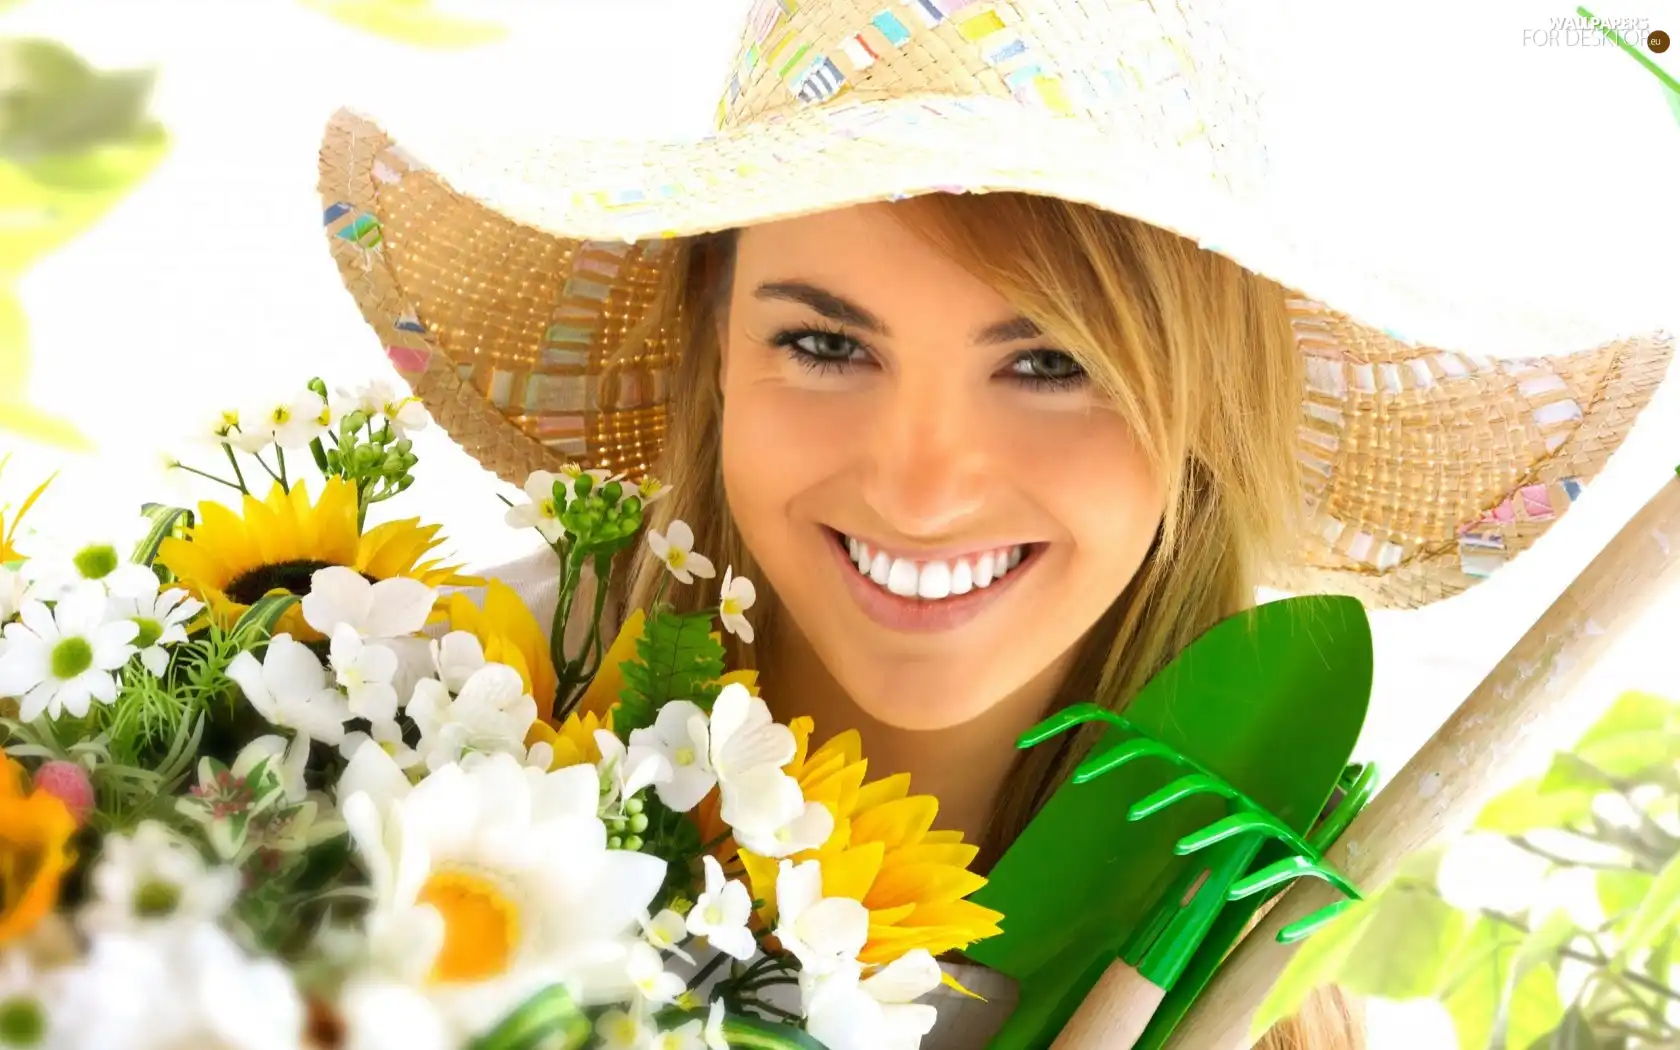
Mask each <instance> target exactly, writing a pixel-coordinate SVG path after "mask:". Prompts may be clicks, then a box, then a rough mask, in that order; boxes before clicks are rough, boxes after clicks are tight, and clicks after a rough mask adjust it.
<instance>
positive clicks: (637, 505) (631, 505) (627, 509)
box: [620, 496, 642, 518]
mask: <svg viewBox="0 0 1680 1050" xmlns="http://www.w3.org/2000/svg"><path fill="white" fill-rule="evenodd" d="M620 506H622V507H623V508H624V513H626V514H634V515H636V516H637V517H638V518H639V517H640V516H641V513H642V498H641V497H640V496H631V497H630V498H629V499H627V500H625V501H624V502H623V503H622V504H620Z"/></svg>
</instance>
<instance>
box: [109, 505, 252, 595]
mask: <svg viewBox="0 0 1680 1050" xmlns="http://www.w3.org/2000/svg"><path fill="white" fill-rule="evenodd" d="M140 512H141V514H143V515H144V516H145V518H146V520H147V521H150V522H151V523H152V527H151V528H150V529H148V530H147V532H146V535H145V536H144V537H143V538H142V539H141V540H140V542H139V543H136V544H135V545H134V553H133V554H132V555H131V556H130V557H131V559H132V560H133V561H134V562H136V563H138V564H140V565H150V564H152V559H154V558H156V557H157V552H158V547H159V546H160V545H161V544H162V543H163V541H164V540H166V539H168V538H169V537H170V536H173V535H175V533H176V531H177V529H178V528H189V529H190V528H192V524H193V512H192V511H190V510H187V509H185V508H183V507H166V506H164V505H163V504H161V503H148V504H146V505H145V506H143V507H141V508H140ZM282 611H284V610H282Z"/></svg>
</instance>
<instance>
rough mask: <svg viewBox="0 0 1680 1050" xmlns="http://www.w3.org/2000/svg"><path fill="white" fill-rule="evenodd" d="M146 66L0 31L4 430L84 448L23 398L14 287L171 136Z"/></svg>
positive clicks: (116, 195)
mask: <svg viewBox="0 0 1680 1050" xmlns="http://www.w3.org/2000/svg"><path fill="white" fill-rule="evenodd" d="M152 83H153V74H152V73H151V72H149V71H120V72H104V71H101V70H97V69H95V68H93V67H92V66H91V65H89V64H88V63H87V62H86V61H85V60H83V59H82V58H81V57H80V56H79V55H77V54H76V53H75V52H73V51H71V50H70V49H69V48H68V47H66V46H65V45H63V44H61V43H59V42H57V41H52V40H41V39H3V38H0V431H6V432H9V433H11V434H14V435H16V436H20V437H24V438H27V439H29V440H32V441H39V442H43V443H46V444H50V445H54V446H58V447H62V448H71V449H77V450H81V449H86V448H87V447H88V442H87V439H86V438H85V437H84V436H83V435H82V434H81V433H80V432H79V431H78V430H77V429H76V427H75V426H74V425H73V424H72V423H70V422H69V421H67V420H64V419H60V418H57V417H54V416H51V415H48V414H46V413H44V412H41V411H40V410H38V409H36V408H35V407H34V406H32V405H30V404H29V403H28V401H27V399H26V397H25V394H26V392H27V385H28V379H29V327H28V321H27V318H26V317H25V316H24V312H23V308H22V306H21V305H20V304H19V302H18V298H17V294H16V291H15V287H16V282H17V280H18V278H19V277H21V276H22V275H23V273H24V272H25V271H26V270H27V269H28V268H29V267H30V266H32V265H34V263H35V262H37V261H38V260H39V259H40V258H42V257H43V256H45V255H46V254H48V253H49V252H52V251H54V250H55V249H57V248H59V247H60V246H62V245H64V244H66V243H68V242H69V241H72V240H74V239H75V238H76V237H77V236H79V235H80V234H82V233H83V232H84V231H86V230H87V229H88V228H89V227H90V226H92V225H93V224H94V223H96V222H98V221H99V219H100V218H101V217H102V216H104V215H105V214H106V212H108V211H109V210H110V209H111V207H112V206H114V205H115V204H116V203H117V202H119V201H120V200H122V199H123V198H124V197H126V196H127V195H128V193H129V192H130V191H131V190H133V189H134V187H135V186H136V185H138V184H139V183H140V182H141V181H142V180H143V179H145V177H146V176H147V175H148V174H150V173H151V171H152V169H153V168H155V167H156V166H157V163H158V161H160V160H161V159H162V158H163V156H164V154H165V152H166V151H167V149H168V136H167V135H166V134H165V132H164V130H163V128H162V126H161V125H159V124H158V123H157V122H156V121H155V120H153V119H151V118H150V117H149V116H148V115H147V103H148V101H149V98H150V95H151V90H152Z"/></svg>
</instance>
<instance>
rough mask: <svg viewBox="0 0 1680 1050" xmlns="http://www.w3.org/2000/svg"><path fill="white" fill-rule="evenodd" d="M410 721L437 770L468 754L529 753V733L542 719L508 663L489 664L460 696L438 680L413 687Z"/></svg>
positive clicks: (464, 684) (473, 676) (422, 749)
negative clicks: (532, 724)
mask: <svg viewBox="0 0 1680 1050" xmlns="http://www.w3.org/2000/svg"><path fill="white" fill-rule="evenodd" d="M407 711H408V716H409V717H410V718H411V719H413V720H414V725H415V728H417V729H419V730H420V746H419V751H420V754H421V755H423V756H424V757H425V761H426V767H427V768H428V769H432V770H437V769H441V768H442V767H444V766H446V765H448V764H449V763H451V762H455V761H458V760H459V759H460V758H461V756H462V755H464V754H465V753H467V752H468V751H487V752H508V753H510V754H518V755H520V756H523V755H524V754H525V734H526V733H528V732H530V729H531V723H533V722H535V721H536V720H537V702H536V701H535V700H534V699H532V698H531V695H530V694H529V693H527V692H525V680H524V679H523V678H521V677H520V676H519V672H518V671H516V670H514V669H513V668H511V667H509V666H508V665H507V664H485V665H484V666H483V667H480V668H479V669H478V670H476V671H474V672H473V673H472V674H471V675H470V676H469V677H468V678H467V680H466V681H465V682H462V683H461V691H460V692H459V693H457V694H456V695H455V696H453V697H452V696H450V695H449V689H448V687H447V686H446V685H445V684H444V683H443V682H440V681H438V680H437V679H435V678H427V679H424V680H423V681H421V682H420V683H419V684H418V685H416V686H415V687H414V695H413V697H411V698H410V699H409V701H408V707H407Z"/></svg>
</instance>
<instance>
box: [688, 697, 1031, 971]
mask: <svg viewBox="0 0 1680 1050" xmlns="http://www.w3.org/2000/svg"><path fill="white" fill-rule="evenodd" d="M715 721H716V720H715V718H714V729H713V731H714V733H715V732H716V728H715ZM789 728H790V729H791V731H792V733H793V736H794V738H795V740H796V741H797V745H798V746H797V753H796V754H795V756H794V759H793V761H791V762H789V763H788V765H787V766H786V767H785V768H786V772H787V773H788V774H789V775H790V776H792V777H794V778H795V779H797V780H798V782H799V785H800V789H801V791H802V792H803V793H804V796H805V798H806V799H807V800H809V801H812V802H816V803H819V804H821V805H822V806H823V807H824V808H825V809H827V810H828V811H829V812H830V813H831V814H832V815H833V817H834V829H833V833H832V835H830V837H829V838H828V840H827V841H826V842H824V843H823V845H822V846H821V847H819V848H816V849H810V850H806V851H803V852H800V853H796V854H794V855H793V856H792V858H791V859H792V860H794V861H795V862H799V863H806V862H815V863H817V864H819V865H820V866H821V870H822V893H823V895H824V896H826V897H848V898H851V899H853V900H857V901H861V902H862V903H863V905H864V906H865V907H866V908H867V909H868V910H869V941H868V943H867V944H865V945H864V948H863V951H862V952H861V953H859V956H858V959H859V961H860V962H862V963H863V964H864V965H866V966H868V965H874V964H880V963H886V962H891V961H892V960H894V959H897V958H899V957H900V956H902V955H905V954H906V953H908V952H910V951H913V950H915V949H917V948H924V949H926V950H927V951H929V952H931V953H932V954H933V955H935V956H938V955H942V954H944V953H945V952H948V951H952V950H954V949H961V948H966V947H967V946H968V945H970V944H973V943H974V942H975V941H978V940H982V939H984V938H986V937H991V936H995V935H996V934H998V933H999V932H1001V931H1000V929H999V927H998V922H999V920H1001V919H1002V915H1000V914H999V913H998V912H995V911H992V910H990V909H988V908H983V907H981V906H980V905H978V904H975V903H973V902H972V901H969V900H967V899H966V898H967V897H968V896H969V895H970V894H972V893H974V892H975V891H976V890H978V889H979V888H980V887H981V886H983V885H985V879H983V878H981V877H980V876H978V875H975V874H973V873H972V872H970V871H969V870H968V865H969V864H971V863H973V861H974V857H975V855H976V853H978V849H977V848H976V847H975V846H972V845H969V844H967V843H964V842H963V839H962V835H961V833H959V832H954V831H935V830H933V823H934V820H935V819H936V817H937V816H938V812H939V804H938V800H937V799H934V798H933V797H931V796H927V795H912V794H910V778H909V777H908V776H904V775H898V776H891V777H887V778H885V779H881V780H876V781H874V782H871V783H867V784H866V783H864V779H865V774H866V769H867V766H866V763H865V762H864V760H863V754H862V744H861V741H860V739H859V737H858V734H857V733H856V732H855V731H848V732H845V733H841V734H840V735H838V736H836V737H834V738H832V739H831V740H829V741H828V742H827V743H825V744H823V745H822V746H821V747H820V748H817V749H816V750H815V751H810V750H808V749H809V744H810V736H811V731H812V728H813V725H812V722H811V720H810V719H808V718H796V719H794V720H793V722H791V723H790V724H789ZM740 858H741V862H742V864H743V865H744V866H745V868H746V872H747V878H748V882H749V884H750V885H751V887H752V891H753V897H754V898H755V899H757V900H761V901H765V902H766V906H765V909H764V911H765V914H766V916H767V917H769V916H773V915H774V914H775V901H776V894H777V876H778V870H779V869H778V867H777V863H776V860H775V859H774V858H770V857H766V856H763V855H761V854H758V853H756V852H754V851H753V850H752V849H751V848H750V847H747V846H745V844H744V843H743V848H742V850H741V852H740Z"/></svg>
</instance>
